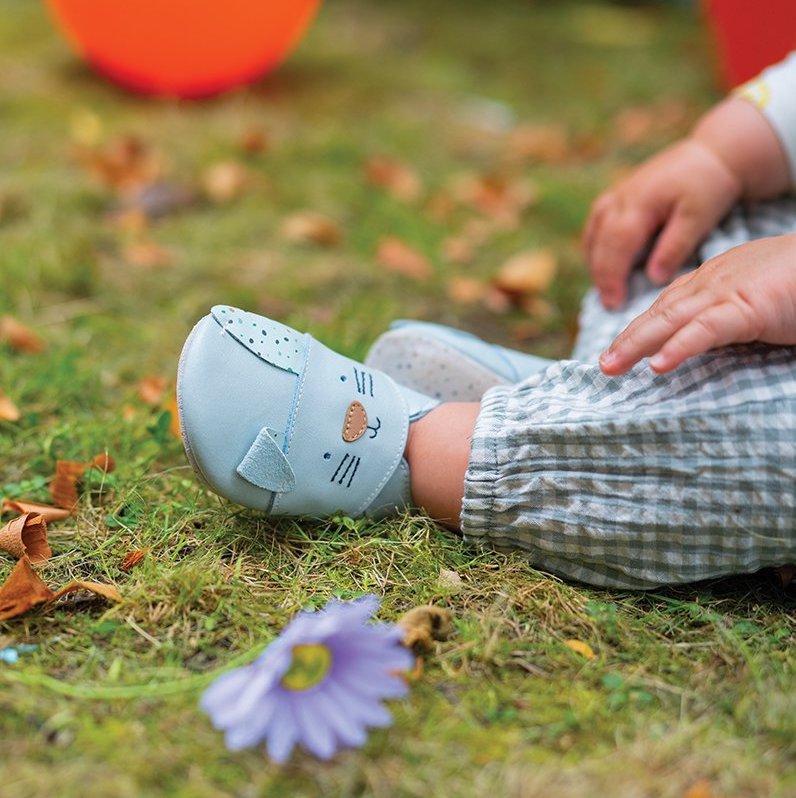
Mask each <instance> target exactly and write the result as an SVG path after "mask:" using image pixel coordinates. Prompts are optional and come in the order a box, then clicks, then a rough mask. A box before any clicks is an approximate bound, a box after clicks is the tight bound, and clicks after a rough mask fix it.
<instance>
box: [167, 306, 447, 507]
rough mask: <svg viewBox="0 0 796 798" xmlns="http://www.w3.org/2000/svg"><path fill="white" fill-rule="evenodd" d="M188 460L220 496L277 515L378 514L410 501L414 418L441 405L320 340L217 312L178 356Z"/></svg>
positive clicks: (251, 317)
mask: <svg viewBox="0 0 796 798" xmlns="http://www.w3.org/2000/svg"><path fill="white" fill-rule="evenodd" d="M177 402H178V407H179V413H180V426H181V431H182V437H183V443H184V445H185V451H186V453H187V455H188V459H189V461H190V462H191V465H192V466H193V468H194V469H195V471H196V472H197V474H198V475H199V476H200V477H201V478H202V479H203V480H204V481H205V482H206V483H207V485H208V486H209V487H210V488H211V489H212V490H213V491H215V492H216V493H218V494H220V495H221V496H224V497H226V498H227V499H230V500H231V501H233V502H235V503H237V504H242V505H244V506H246V507H250V508H253V509H257V510H262V511H264V512H267V513H268V514H270V515H274V516H312V517H316V518H321V517H327V516H329V515H332V514H334V513H337V512H341V513H344V514H346V515H350V516H352V517H356V516H361V515H369V516H373V517H379V516H383V515H387V514H389V513H391V512H394V511H395V510H396V509H399V508H401V507H405V506H407V505H408V504H410V493H409V468H408V465H407V463H406V461H405V460H404V458H403V452H404V447H405V445H406V437H407V433H408V428H409V423H410V421H414V420H416V419H418V418H421V417H422V416H423V415H425V414H426V413H427V412H428V411H429V410H431V409H432V408H433V407H434V406H435V405H436V404H438V403H437V402H436V401H435V400H433V399H429V398H428V397H426V396H422V395H420V394H418V393H416V392H414V391H412V390H410V389H407V388H405V387H402V386H399V385H397V384H396V383H395V382H394V381H393V380H392V379H391V378H390V377H388V376H387V375H386V374H383V373H382V372H380V371H378V370H376V369H373V368H370V367H366V366H363V365H362V364H361V363H357V362H356V361H354V360H350V359H349V358H347V357H343V356H342V355H338V354H337V353H336V352H333V351H331V350H330V349H328V348H327V347H325V346H324V345H323V344H321V343H319V342H318V341H316V340H315V339H314V338H312V336H310V335H306V334H302V333H299V332H296V331H295V330H293V329H292V328H290V327H287V326H285V325H284V324H280V323H279V322H276V321H272V320H271V319H267V318H264V317H263V316H258V315H256V314H254V313H247V312H245V311H242V310H238V309H236V308H232V307H228V306H224V305H219V306H216V307H214V308H213V309H212V310H211V312H210V314H209V315H208V316H205V317H204V318H203V319H202V320H201V321H199V323H198V324H197V325H196V327H194V329H193V331H192V332H191V334H190V336H189V338H188V340H187V341H186V343H185V346H184V348H183V351H182V356H181V358H180V365H179V371H178V375H177Z"/></svg>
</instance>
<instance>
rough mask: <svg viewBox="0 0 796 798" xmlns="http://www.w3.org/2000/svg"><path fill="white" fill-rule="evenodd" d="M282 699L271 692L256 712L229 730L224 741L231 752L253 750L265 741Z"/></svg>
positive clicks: (277, 694)
mask: <svg viewBox="0 0 796 798" xmlns="http://www.w3.org/2000/svg"><path fill="white" fill-rule="evenodd" d="M281 704H282V697H281V696H280V695H279V693H277V692H271V693H269V694H268V695H267V696H265V697H264V698H263V700H262V701H260V703H259V704H258V706H257V708H256V711H253V712H252V713H251V714H250V715H249V717H247V718H245V719H243V720H242V721H241V722H240V723H237V724H236V725H234V726H232V725H230V726H229V727H228V728H227V732H226V734H225V735H224V740H225V742H226V744H227V748H229V749H230V750H231V751H239V750H240V749H241V748H251V747H252V746H253V745H257V743H259V742H261V741H262V740H264V739H265V738H266V737H267V736H268V733H269V729H270V728H271V726H272V724H273V719H274V716H275V715H276V714H277V713H278V712H279V709H280V706H281Z"/></svg>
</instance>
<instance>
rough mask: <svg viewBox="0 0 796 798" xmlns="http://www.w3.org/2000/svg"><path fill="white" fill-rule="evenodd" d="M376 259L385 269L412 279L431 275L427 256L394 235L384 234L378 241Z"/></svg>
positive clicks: (423, 278)
mask: <svg viewBox="0 0 796 798" xmlns="http://www.w3.org/2000/svg"><path fill="white" fill-rule="evenodd" d="M376 260H377V261H378V262H379V264H380V265H381V266H384V268H385V269H389V270H390V271H393V272H398V274H403V275H405V276H406V277H410V278H411V279H413V280H426V279H428V278H429V277H430V276H431V263H429V260H428V258H426V256H425V255H423V254H422V253H420V252H418V251H417V250H416V249H413V248H412V247H410V246H409V245H408V244H405V243H404V242H403V241H401V239H400V238H397V237H396V236H386V237H385V238H382V239H381V241H379V246H378V249H377V251H376Z"/></svg>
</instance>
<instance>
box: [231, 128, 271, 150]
mask: <svg viewBox="0 0 796 798" xmlns="http://www.w3.org/2000/svg"><path fill="white" fill-rule="evenodd" d="M238 146H239V147H240V148H241V149H242V150H243V152H245V153H246V154H247V155H261V154H262V153H264V152H268V150H269V148H270V146H271V142H270V141H269V139H268V134H267V133H266V132H265V131H264V130H263V129H262V128H260V127H249V128H246V130H244V131H243V133H242V134H241V137H240V139H239V141H238Z"/></svg>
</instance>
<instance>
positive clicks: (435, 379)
mask: <svg viewBox="0 0 796 798" xmlns="http://www.w3.org/2000/svg"><path fill="white" fill-rule="evenodd" d="M552 362H553V361H551V360H546V359H545V358H542V357H536V356H535V355H528V354H525V353H524V352H517V351H515V350H513V349H506V348H504V347H502V346H497V345H495V344H489V343H487V342H486V341H482V340H481V339H480V338H477V337H476V336H474V335H471V334H470V333H466V332H462V331H461V330H456V329H454V328H453V327H444V326H442V325H441V324H431V323H429V322H422V321H396V322H393V323H392V324H391V325H390V329H389V330H388V331H387V332H386V333H384V335H382V336H380V337H379V338H377V339H376V342H375V343H374V344H373V346H372V347H371V348H370V351H369V352H368V355H367V357H366V358H365V365H367V366H370V367H372V368H376V369H380V370H381V371H383V372H384V373H385V374H388V375H389V376H390V377H392V378H393V379H394V380H396V381H397V382H399V383H400V384H401V385H406V386H407V387H409V388H413V389H414V390H416V391H420V392H421V393H424V394H428V395H429V396H433V397H434V398H435V399H439V400H441V401H443V402H476V401H479V400H480V399H481V397H482V396H483V395H484V393H485V392H486V391H487V390H488V389H489V388H491V387H492V386H494V385H511V384H514V383H517V382H522V381H523V380H525V379H527V378H528V377H530V376H531V375H532V374H536V373H537V372H540V371H544V370H545V369H546V368H547V367H548V366H549V365H550V364H551V363H552Z"/></svg>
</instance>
